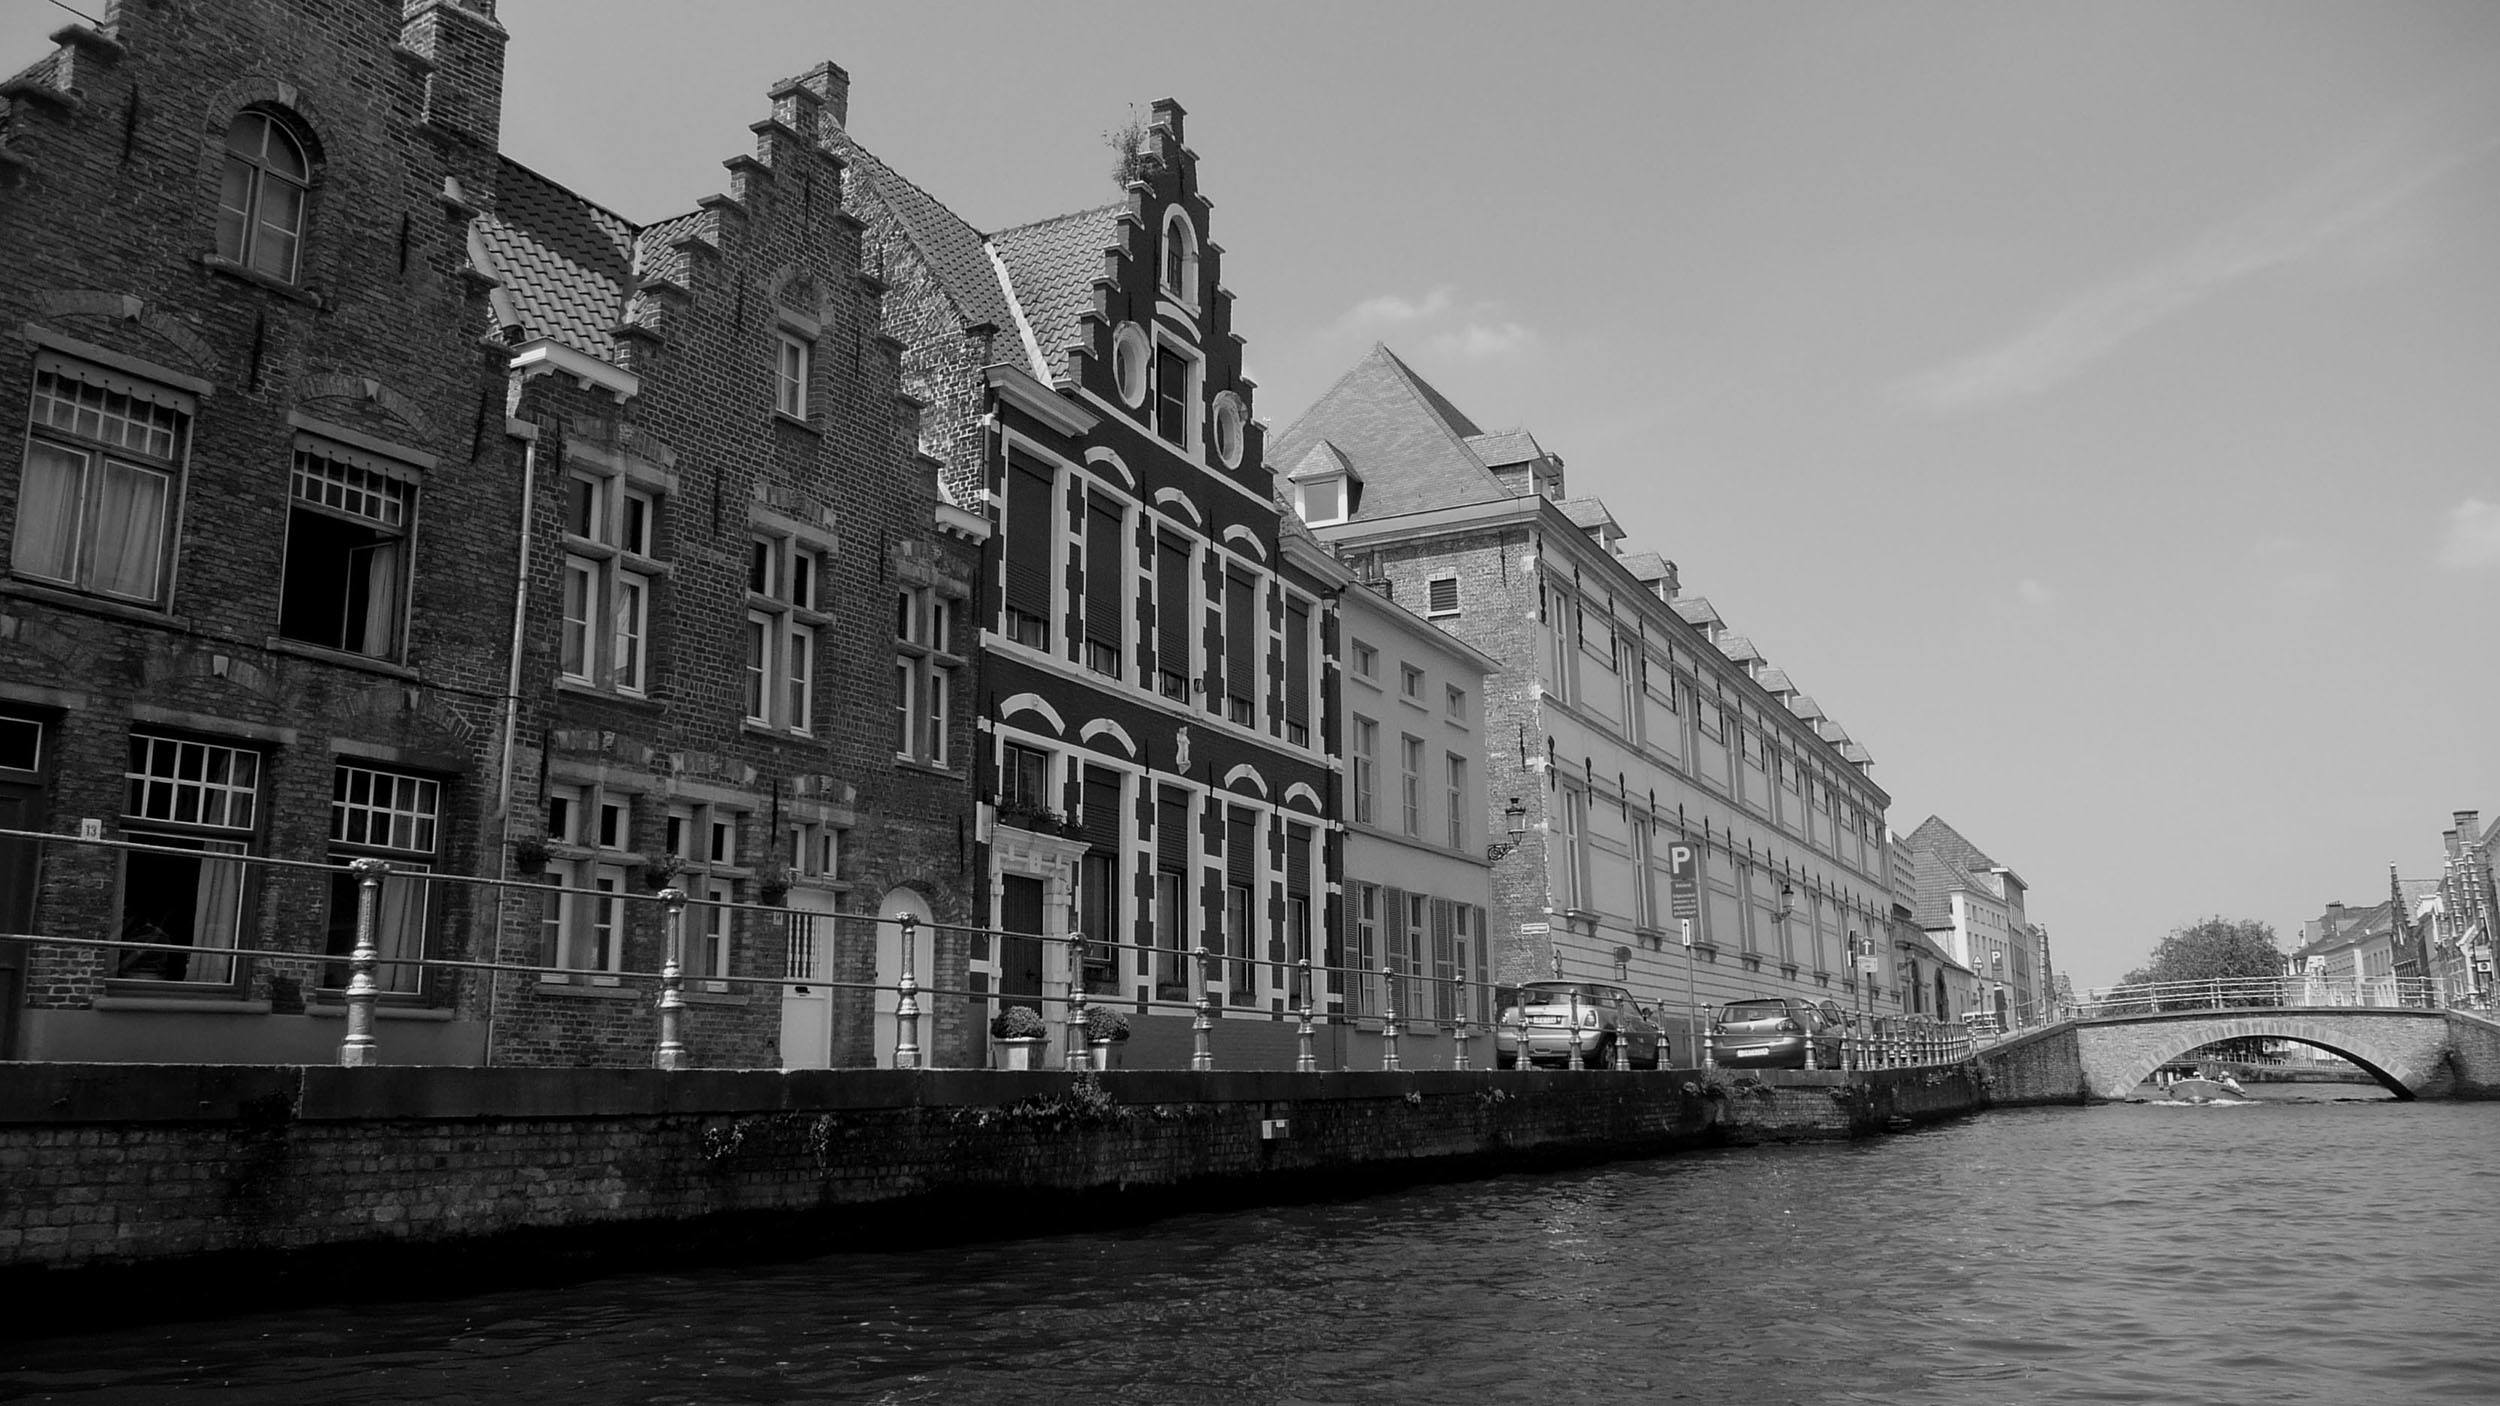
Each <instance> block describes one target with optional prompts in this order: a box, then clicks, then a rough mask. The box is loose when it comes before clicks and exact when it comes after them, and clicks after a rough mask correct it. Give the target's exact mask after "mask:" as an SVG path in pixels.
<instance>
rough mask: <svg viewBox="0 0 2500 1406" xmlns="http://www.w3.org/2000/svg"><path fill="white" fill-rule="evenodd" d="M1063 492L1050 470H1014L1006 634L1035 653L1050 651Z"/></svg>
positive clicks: (1010, 474) (1020, 465)
mask: <svg viewBox="0 0 2500 1406" xmlns="http://www.w3.org/2000/svg"><path fill="white" fill-rule="evenodd" d="M1057 493H1058V487H1057V480H1056V479H1055V477H1054V476H1053V475H1052V474H1051V473H1050V472H1049V471H1048V470H1045V469H1041V468H1037V467H1035V466H1033V465H1030V464H1027V463H1025V462H1023V461H1022V460H1018V461H1016V462H1014V463H1012V464H1010V465H1009V466H1008V469H1007V522H1006V524H1005V528H1004V531H1005V534H1006V538H1007V545H1006V551H1005V554H1004V555H1005V557H1006V570H1007V589H1006V592H1005V603H1006V619H1005V622H1004V630H1005V632H1006V635H1007V638H1008V639H1010V640H1013V641H1015V642H1016V643H1017V644H1021V645H1026V646H1029V647H1031V648H1034V649H1048V648H1050V619H1051V614H1052V611H1051V605H1052V603H1053V602H1054V601H1056V600H1057V599H1058V595H1059V592H1058V590H1057V587H1056V581H1057V578H1056V577H1055V576H1054V575H1053V574H1052V573H1053V571H1054V569H1055V566H1056V563H1057V561H1058V558H1059V554H1058V541H1059V536H1060V531H1059V524H1058V519H1057V517H1056V515H1055V514H1053V513H1052V511H1051V500H1052V499H1053V498H1054V497H1056V496H1057Z"/></svg>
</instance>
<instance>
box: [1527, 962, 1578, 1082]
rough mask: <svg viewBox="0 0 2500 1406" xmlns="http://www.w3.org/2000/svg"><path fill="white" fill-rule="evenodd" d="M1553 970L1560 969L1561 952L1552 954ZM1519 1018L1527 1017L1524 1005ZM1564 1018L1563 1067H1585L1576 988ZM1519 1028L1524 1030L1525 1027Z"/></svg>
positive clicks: (1558, 970)
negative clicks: (1566, 1026) (1565, 1020)
mask: <svg viewBox="0 0 2500 1406" xmlns="http://www.w3.org/2000/svg"><path fill="white" fill-rule="evenodd" d="M1554 970H1555V971H1556V972H1560V971H1561V970H1562V954H1561V953H1559V952H1557V953H1555V954H1554ZM1519 1018H1520V1019H1521V1020H1525V1019H1527V1018H1528V1012H1527V1008H1526V1007H1524V1006H1523V1007H1521V1008H1520V1011H1519ZM1564 1018H1565V1019H1567V1020H1569V1021H1570V1022H1571V1027H1570V1029H1569V1030H1567V1031H1565V1032H1564V1035H1563V1067H1564V1068H1565V1069H1586V1068H1588V1067H1589V1061H1588V1056H1587V1055H1584V1054H1582V1053H1580V993H1579V992H1578V991H1577V990H1576V989H1575V990H1574V991H1573V992H1572V993H1571V1014H1570V1015H1568V1016H1566V1017H1564ZM1520 1028H1521V1029H1522V1030H1525V1029H1526V1028H1527V1027H1525V1026H1522V1027H1520Z"/></svg>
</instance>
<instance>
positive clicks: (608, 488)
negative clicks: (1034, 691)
mask: <svg viewBox="0 0 2500 1406" xmlns="http://www.w3.org/2000/svg"><path fill="white" fill-rule="evenodd" d="M824 73H825V70H822V69H819V70H817V71H816V72H815V73H812V74H810V75H808V76H807V78H805V79H796V80H792V81H790V82H788V83H784V84H781V85H779V86H777V87H775V88H774V89H773V90H772V93H771V95H770V100H771V109H770V111H769V112H768V113H766V114H765V115H764V116H763V117H762V119H761V120H759V121H758V122H756V123H755V124H754V132H755V139H754V146H753V149H752V151H751V152H742V153H739V154H737V155H734V156H732V157H731V158H730V159H729V160H728V161H726V162H725V163H724V164H725V165H726V166H727V167H728V168H729V170H730V186H729V189H728V191H726V192H725V193H722V194H718V195H712V196H708V197H705V198H704V199H703V200H702V201H701V202H700V203H699V204H698V205H697V207H696V208H695V209H694V210H693V211H692V212H690V213H687V214H684V215H679V216H674V217H671V218H667V219H662V220H658V221H655V222H653V223H650V224H645V225H635V224H632V223H630V222H628V221H626V220H624V219H623V218H621V217H620V216H618V215H616V214H614V213H612V212H610V211H607V210H604V209H602V208H600V207H599V206H597V205H596V204H593V203H592V202H590V201H588V200H586V199H584V198H583V197H581V196H580V195H577V194H575V193H573V192H571V191H569V190H566V189H564V188H563V187H562V186H560V185H558V184H556V183H555V182H553V181H551V180H549V179H547V178H546V177H544V176H541V175H539V174H537V173H535V172H532V171H530V170H528V169H527V168H524V167H522V166H520V165H518V164H516V163H513V162H510V161H505V162H504V163H502V166H501V169H500V171H499V174H498V187H497V198H496V200H495V203H494V207H493V209H491V210H490V211H488V212H487V213H486V214H484V215H483V216H482V217H481V218H480V220H479V221H478V226H477V230H478V238H477V240H476V242H475V245H474V257H475V259H476V260H477V262H478V265H479V268H480V271H481V272H482V273H484V274H485V275H486V276H488V277H489V278H491V279H492V280H494V282H495V285H496V287H495V292H494V298H493V308H494V322H495V330H496V332H497V334H498V335H499V337H500V339H501V340H502V341H504V342H505V343H506V344H508V345H510V346H511V347H512V348H513V358H512V369H511V386H510V394H509V404H510V406H511V414H512V417H513V420H514V422H515V425H516V432H517V433H520V434H522V436H523V439H524V443H523V444H522V447H521V450H520V454H519V456H518V462H517V463H516V464H514V465H513V467H512V472H513V473H514V474H515V476H516V477H518V478H520V479H521V480H523V481H525V482H528V483H530V484H532V485H534V491H535V498H534V500H533V505H532V516H531V537H530V562H531V568H530V572H529V578H528V584H527V594H528V598H529V600H530V602H531V605H530V606H529V608H528V609H527V611H526V612H525V613H526V616H527V618H528V620H529V631H528V635H527V637H526V639H525V641H524V648H523V654H522V658H521V660H520V662H519V665H518V674H519V676H520V677H521V678H522V679H523V680H524V681H525V686H524V690H523V693H524V697H525V698H526V699H527V704H526V706H525V708H524V712H523V717H522V725H521V728H520V735H519V738H518V739H517V742H516V747H515V753H514V763H515V772H516V775H517V777H518V778H519V783H518V785H517V786H516V788H515V793H514V796H513V812H512V813H513V817H514V821H515V826H516V830H515V833H516V834H520V833H530V834H543V836H544V848H545V849H546V851H547V855H548V858H547V871H546V872H547V874H548V876H549V878H550V879H551V880H553V881H554V883H555V891H554V892H552V893H550V894H549V895H548V896H547V897H546V898H545V900H544V910H543V913H541V914H539V915H537V918H536V919H535V920H530V918H531V915H528V914H523V915H522V917H523V918H524V919H525V921H522V922H517V923H515V924H513V925H512V926H511V927H510V928H509V929H508V930H507V933H506V937H505V955H506V957H507V958H508V959H509V960H512V961H515V962H524V963H537V964H541V965H543V966H544V967H545V968H547V969H548V970H547V971H546V972H545V973H544V974H541V975H537V976H534V977H528V976H506V977H504V978H502V985H501V989H500V990H499V992H498V996H497V1001H498V1011H497V1025H496V1040H497V1055H498V1058H499V1059H503V1060H508V1061H513V1062H537V1061H556V1062H564V1061H575V1060H579V1059H582V1058H584V1057H586V1055H587V1056H590V1057H598V1058H610V1059H614V1060H617V1061H619V1062H625V1063H640V1062H644V1061H647V1060H648V1058H649V1051H650V1047H651V1044H652V1041H653V1039H654V1035H653V1032H652V1029H651V1021H650V1019H649V1018H648V1015H647V1010H646V1008H645V1007H644V1006H643V1005H642V1004H641V1003H640V1002H637V1001H630V1000H620V997H623V996H626V995H629V994H631V993H632V992H633V991H634V987H633V985H632V984H630V983H620V982H618V981H617V979H616V978H614V977H612V976H609V975H606V974H605V973H608V972H616V971H632V970H643V971H648V970H653V969H656V968H657V966H658V965H659V963H660V960H661V948H662V943H663V940H664V939H663V934H662V931H661V920H662V915H661V913H660V912H658V911H657V910H656V909H655V908H654V907H653V906H652V905H650V904H648V903H634V902H631V901H628V900H627V899H626V898H625V897H624V895H628V894H632V893H635V892H638V891H639V892H645V893H647V892H648V891H650V890H652V889H656V888H658V887H660V886H661V885H662V884H664V883H669V882H674V883H676V884H678V885H680V886H682V887H683V888H684V889H685V890H686V891H687V892H688V894H689V895H690V897H691V898H692V899H693V900H695V906H694V908H693V909H692V910H691V913H690V917H689V919H688V938H687V943H686V947H687V967H688V975H689V977H690V982H689V995H688V1000H689V1002H690V1003H692V1010H691V1011H690V1019H689V1025H688V1033H687V1037H686V1038H687V1041H688V1044H689V1046H690V1051H691V1054H692V1057H693V1058H694V1059H695V1060H696V1062H699V1063H721V1064H737V1065H758V1064H771V1063H774V1062H776V1060H778V1062H780V1063H781V1064H783V1065H784V1066H785V1067H799V1068H814V1067H827V1066H835V1065H860V1064H868V1063H872V1062H876V1061H879V1060H890V1059H891V1058H892V1053H893V1046H894V1036H893V1032H892V1029H891V1026H890V1024H888V1025H884V1026H883V1027H882V1028H881V1027H880V1023H879V1022H878V1021H877V1020H876V1019H874V1018H872V1015H871V1010H870V1003H871V997H870V996H869V994H868V993H866V992H864V991H854V990H848V989H842V988H836V987H828V986H826V985H824V984H823V983H826V982H837V983H839V982H859V981H865V980H867V979H868V978H869V977H870V975H871V974H872V973H873V972H877V971H879V970H881V969H889V968H894V967H897V966H899V957H898V954H899V942H900V929H899V926H898V925H897V924H895V923H893V922H891V921H885V922H874V921H868V920H861V919H853V920H850V921H837V920H836V919H835V915H838V914H859V915H883V916H884V917H886V918H887V919H891V918H893V917H895V916H898V915H901V914H904V913H909V914H911V915H913V916H915V917H918V918H922V919H935V920H940V921H944V922H952V923H961V922H962V921H964V920H965V918H966V916H967V908H966V902H967V898H968V895H969V891H970V882H969V852H970V842H969V839H968V837H967V835H966V833H965V830H964V827H963V824H962V819H963V816H964V814H965V812H966V810H967V808H968V805H969V790H968V786H969V780H968V778H969V774H970V773H969V770H968V767H967V762H968V759H969V756H970V745H969V744H970V736H971V731H970V723H969V720H968V719H967V718H965V717H963V716H960V715H959V713H958V712H957V710H955V709H953V708H951V707H949V706H947V705H946V703H944V702H943V701H940V702H937V703H936V704H935V705H934V706H933V708H931V709H929V710H927V711H925V712H923V713H921V714H919V715H916V716H913V715H906V716H898V709H897V707H896V705H895V703H894V701H893V700H894V692H893V690H894V678H895V671H896V670H898V669H903V670H908V671H909V672H910V673H911V674H912V675H913V676H914V677H916V678H917V679H918V681H919V682H920V685H921V686H922V687H923V688H926V689H929V690H931V695H930V696H932V697H934V698H935V699H938V700H945V699H949V698H956V697H970V696H971V695H972V693H973V691H974V683H973V665H972V662H971V659H970V654H971V650H970V647H969V640H968V633H967V631H966V630H965V629H963V628H961V627H959V626H958V625H957V624H956V623H955V622H957V621H960V620H963V619H964V618H965V617H966V616H967V614H968V611H967V610H966V605H967V603H968V600H969V597H970V593H971V591H972V585H973V566H974V562H975V561H976V560H977V549H976V547H975V546H974V545H973V543H974V541H975V540H976V539H977V538H978V537H979V535H980V532H979V526H978V524H977V523H975V522H969V521H966V520H965V519H964V517H963V515H961V514H954V513H950V512H948V511H947V510H946V509H945V508H944V506H943V504H942V502H941V500H940V497H939V492H938V482H937V462H936V461H935V460H934V459H931V458H927V457H924V456H923V455H921V454H920V453H919V450H918V447H917V439H916V436H917V426H918V417H919V405H918V403H917V402H916V401H914V400H913V399H912V398H910V397H908V396H905V395H904V394H902V392H901V390H900V388H899V380H898V376H899V371H898V347H897V345H896V344H895V343H894V342H893V341H892V340H891V339H890V338H888V337H886V336H885V335H884V334H883V333H882V331H881V330H880V326H879V301H880V297H881V295H882V292H883V289H882V286H881V285H880V284H879V283H878V281H877V280H875V279H873V278H870V277H867V276H865V275H863V274H862V272H861V266H860V252H861V239H860V236H861V227H860V225H859V223H858V222H857V221H856V220H853V219H852V218H850V217H849V216H847V215H845V214H844V213H843V211H842V205H841V182H842V163H841V161H840V160H839V159H838V158H837V157H835V156H834V155H833V154H832V153H831V152H830V151H828V150H826V149H825V148H823V147H822V146H821V145H820V144H819V143H817V142H816V141H815V140H814V136H813V134H814V132H815V131H816V129H817V125H818V114H819V112H820V111H821V109H822V106H823V104H824V102H825V101H826V97H827V94H826V90H825V88H824V85H823V77H824ZM836 100H837V101H838V96H837V99H836ZM901 711H902V712H903V713H904V714H909V713H910V710H909V709H908V708H906V709H903V710H901ZM785 908H786V912H785V911H784V909H785ZM931 937H932V932H931V930H928V929H923V930H922V931H921V934H920V946H919V950H918V952H917V954H916V960H915V965H916V967H917V971H916V973H915V974H916V976H917V978H918V979H919V981H920V982H922V983H923V984H924V985H929V984H934V985H940V986H945V985H954V986H958V987H959V986H960V985H961V983H962V972H963V960H964V952H965V942H964V939H963V938H962V937H961V936H960V935H941V936H939V937H938V938H937V940H936V941H934V942H932V941H931ZM880 947H882V948H884V949H885V954H884V955H885V958H886V960H885V962H884V963H883V965H882V967H881V964H880V961H879V948H880ZM893 974H894V973H893V972H892V971H891V970H888V971H887V975H886V976H885V979H886V980H889V981H891V980H892V979H893ZM785 975H787V976H788V977H790V978H793V979H806V978H811V977H812V978H814V980H813V981H808V982H807V983H806V984H805V985H801V986H793V987H790V988H788V989H786V990H785V989H782V988H779V987H776V986H773V985H766V984H749V983H747V982H742V981H741V980H739V979H740V978H763V979H772V978H780V977H783V976H785ZM978 1038H979V1037H978V1032H977V1031H974V1030H973V1028H972V1027H971V1026H970V1025H969V1024H968V1023H967V1022H966V1021H965V1020H964V1019H963V1013H962V1012H961V1011H960V1010H957V1009H953V1008H944V1009H942V1010H941V1011H940V1013H939V1019H938V1020H937V1021H936V1023H935V1024H934V1025H931V1026H927V1027H924V1028H923V1030H922V1032H921V1043H922V1044H923V1046H924V1047H926V1048H927V1049H928V1050H929V1051H930V1057H931V1058H932V1060H933V1061H934V1062H938V1063H956V1064H961V1063H966V1062H971V1061H973V1060H975V1059H977V1058H978V1057H979V1055H980V1053H981V1052H980V1050H979V1044H978Z"/></svg>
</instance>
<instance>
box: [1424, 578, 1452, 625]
mask: <svg viewBox="0 0 2500 1406" xmlns="http://www.w3.org/2000/svg"><path fill="white" fill-rule="evenodd" d="M1457 613H1458V578H1457V577H1455V576H1435V577H1433V578H1432V579H1431V580H1429V581H1427V582H1425V583H1424V614H1426V615H1456V614H1457Z"/></svg>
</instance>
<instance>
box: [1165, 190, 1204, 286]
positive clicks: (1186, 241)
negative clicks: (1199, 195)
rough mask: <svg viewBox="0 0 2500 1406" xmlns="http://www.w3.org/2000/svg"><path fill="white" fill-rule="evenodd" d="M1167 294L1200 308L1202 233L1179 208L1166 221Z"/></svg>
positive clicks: (1176, 207)
mask: <svg viewBox="0 0 2500 1406" xmlns="http://www.w3.org/2000/svg"><path fill="white" fill-rule="evenodd" d="M1163 291H1164V293H1165V294H1166V295H1168V296H1169V297H1171V298H1172V300H1173V301H1175V302H1180V303H1186V304H1188V305H1190V306H1191V307H1196V306H1197V305H1198V231H1197V228H1196V227H1195V226H1193V225H1191V224H1190V222H1189V215H1188V213H1187V212H1186V211H1183V210H1182V209H1181V208H1180V207H1179V206H1177V205H1176V206H1174V207H1172V209H1171V211H1170V212H1169V213H1167V214H1166V215H1164V217H1163Z"/></svg>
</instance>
